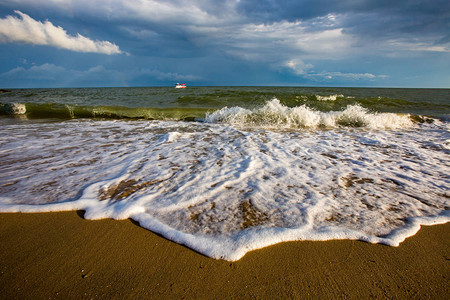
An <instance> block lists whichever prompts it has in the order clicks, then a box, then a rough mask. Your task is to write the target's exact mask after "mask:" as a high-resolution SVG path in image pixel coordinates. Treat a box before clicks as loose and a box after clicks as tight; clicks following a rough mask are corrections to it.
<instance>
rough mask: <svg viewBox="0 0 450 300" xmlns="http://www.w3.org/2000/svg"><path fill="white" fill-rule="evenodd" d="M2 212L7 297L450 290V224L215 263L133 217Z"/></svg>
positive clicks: (429, 293)
mask: <svg viewBox="0 0 450 300" xmlns="http://www.w3.org/2000/svg"><path fill="white" fill-rule="evenodd" d="M82 214H83V213H82V212H61V213H39V214H19V213H11V214H5V213H3V214H0V239H1V243H0V253H1V255H0V295H1V298H3V299H14V298H20V299H31V298H32V299H42V298H47V299H48V298H61V299H68V298H70V299H73V298H107V299H110V298H132V299H135V298H175V299H182V298H188V299H195V298H197V299H198V298H202V299H205V298H208V299H211V298H216V299H217V298H218V299H222V298H257V299H258V298H264V299H271V298H297V299H300V298H302V299H303V298H319V299H336V298H352V299H356V298H369V297H376V298H386V297H388V298H402V299H405V298H420V299H423V298H432V299H447V297H448V295H449V294H450V291H449V286H450V281H449V278H450V251H449V250H450V247H449V246H450V223H447V224H444V225H436V226H431V227H428V226H427V227H422V229H421V230H420V231H419V233H418V234H417V235H415V236H414V237H411V238H409V239H407V240H406V241H405V242H403V243H402V244H401V245H400V247H388V246H384V245H373V244H368V243H364V242H360V241H348V240H346V241H327V242H308V241H304V242H290V243H282V244H278V245H274V246H271V247H267V248H264V249H261V250H257V251H253V252H250V253H248V254H247V255H246V256H244V257H243V258H242V259H241V260H239V261H237V262H227V261H220V260H214V259H211V258H208V257H205V256H203V255H201V254H198V253H196V252H194V251H192V250H190V249H187V248H186V247H184V246H181V245H178V244H175V243H173V242H170V241H168V240H166V239H164V238H162V237H160V236H158V235H156V234H154V233H152V232H150V231H148V230H146V229H143V228H141V227H139V226H137V224H135V223H134V222H133V221H131V220H124V221H115V220H100V221H88V220H84V219H83V218H82Z"/></svg>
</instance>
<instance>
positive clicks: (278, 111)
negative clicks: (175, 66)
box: [205, 98, 413, 129]
mask: <svg viewBox="0 0 450 300" xmlns="http://www.w3.org/2000/svg"><path fill="white" fill-rule="evenodd" d="M205 121H206V122H210V123H228V124H232V125H238V126H255V127H264V128H273V127H276V128H321V127H322V128H337V127H366V128H370V129H396V128H405V127H410V126H412V125H413V122H412V121H411V119H410V116H409V114H394V113H371V112H369V111H368V109H367V108H365V107H362V106H361V105H358V104H355V105H348V106H347V107H346V108H345V109H344V110H343V111H331V112H320V111H316V110H313V109H311V108H309V107H308V106H306V105H301V106H296V107H292V108H291V107H287V106H284V105H283V104H281V103H280V100H278V99H276V98H274V99H272V100H270V101H268V102H266V104H265V105H264V106H263V107H259V108H255V109H245V108H242V107H239V106H236V107H231V108H228V107H224V108H222V109H220V110H217V111H215V112H213V113H210V114H209V113H208V114H206V117H205Z"/></svg>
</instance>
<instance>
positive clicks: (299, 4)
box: [0, 0, 450, 88]
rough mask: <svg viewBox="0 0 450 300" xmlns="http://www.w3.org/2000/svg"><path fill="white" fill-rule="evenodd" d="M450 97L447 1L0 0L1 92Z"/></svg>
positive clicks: (449, 34)
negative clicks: (446, 93)
mask: <svg viewBox="0 0 450 300" xmlns="http://www.w3.org/2000/svg"><path fill="white" fill-rule="evenodd" d="M177 82H180V83H181V82H182V83H187V85H188V86H223V85H232V86H260V85H263V86H272V85H274V86H330V87H331V86H348V87H421V88H426V87H432V88H450V1H448V0H424V1H419V0H405V1H403V0H374V1H372V0H370V1H369V0H339V1H337V0H336V1H330V0H221V1H218V0H217V1H213V0H196V1H194V0H192V1H187V0H164V1H159V0H158V1H152V0H127V1H125V0H122V1H119V0H39V1H36V0H2V1H1V2H0V88H36V87H37V88H40V87H45V88H47V87H122V86H171V85H174V84H175V83H177Z"/></svg>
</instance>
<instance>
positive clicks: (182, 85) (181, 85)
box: [175, 83, 186, 89]
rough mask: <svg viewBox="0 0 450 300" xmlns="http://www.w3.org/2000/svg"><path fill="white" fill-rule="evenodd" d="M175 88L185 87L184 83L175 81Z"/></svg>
mask: <svg viewBox="0 0 450 300" xmlns="http://www.w3.org/2000/svg"><path fill="white" fill-rule="evenodd" d="M175 88H176V89H185V88H186V83H177V84H176V85H175Z"/></svg>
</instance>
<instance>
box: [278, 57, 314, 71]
mask: <svg viewBox="0 0 450 300" xmlns="http://www.w3.org/2000/svg"><path fill="white" fill-rule="evenodd" d="M284 66H285V67H287V68H288V69H291V70H292V71H293V72H294V73H295V74H297V75H302V74H305V73H306V72H307V70H309V69H311V68H313V67H314V66H313V65H312V64H305V63H304V62H303V61H302V60H301V59H291V60H289V61H286V62H285V63H284Z"/></svg>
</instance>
